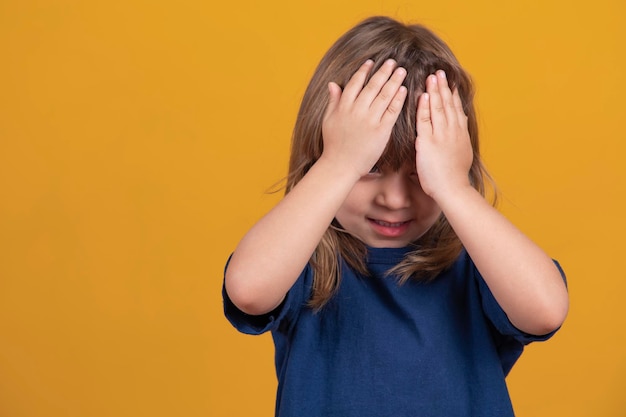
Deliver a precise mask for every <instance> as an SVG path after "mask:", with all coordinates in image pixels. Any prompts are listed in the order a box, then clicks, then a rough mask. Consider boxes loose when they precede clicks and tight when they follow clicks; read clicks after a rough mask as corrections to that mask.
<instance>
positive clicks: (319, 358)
mask: <svg viewBox="0 0 626 417" xmlns="http://www.w3.org/2000/svg"><path fill="white" fill-rule="evenodd" d="M409 250H410V248H402V249H388V248H385V249H379V248H376V249H374V248H370V249H369V252H368V261H367V266H368V268H369V270H370V272H371V276H367V277H364V276H361V275H359V274H356V273H355V272H354V271H352V270H351V269H350V268H349V267H348V266H347V264H345V263H343V264H342V268H343V275H342V280H341V284H340V287H339V290H338V292H337V293H336V295H335V296H334V297H333V298H332V299H331V300H330V301H329V302H328V304H327V305H326V306H324V308H323V309H322V310H321V311H319V312H317V313H316V312H314V311H313V310H311V309H310V308H309V307H307V301H308V300H309V298H310V293H311V285H312V279H313V271H312V269H311V267H310V266H307V267H306V268H305V270H304V271H303V272H302V274H301V275H300V277H299V278H298V280H297V281H296V283H295V284H294V286H293V287H292V288H291V290H290V291H289V293H288V294H287V297H286V298H285V300H284V302H283V303H282V304H281V306H279V307H278V308H277V309H276V310H275V311H273V312H271V313H269V314H266V315H263V316H251V315H247V314H245V313H243V312H241V311H240V310H239V309H237V307H236V306H234V305H233V303H232V302H231V301H230V300H229V299H228V295H227V294H226V292H225V291H223V296H224V310H225V314H226V317H227V318H228V319H229V320H230V322H231V323H232V324H233V325H234V326H235V327H236V328H237V329H238V330H239V331H241V332H243V333H248V334H261V333H264V332H266V331H271V332H272V336H273V338H274V344H275V348H276V356H275V361H276V373H277V377H278V393H277V399H276V416H280V417H309V416H310V417H352V416H354V417H386V416H390V417H409V416H410V417H429V416H432V417H435V416H436V417H444V416H445V417H456V416H458V417H468V416H479V417H489V416H493V417H506V416H512V415H513V409H512V406H511V401H510V398H509V394H508V391H507V387H506V383H505V376H506V375H507V374H508V372H509V371H510V369H511V367H512V366H513V364H514V363H515V362H516V361H517V359H518V358H519V356H520V355H521V353H522V350H523V348H524V345H526V344H528V343H530V342H532V341H536V340H546V339H548V338H549V337H550V336H551V335H552V334H553V333H552V334H549V335H544V336H532V335H529V334H526V333H524V332H521V331H520V330H518V329H517V328H515V327H514V326H513V325H512V324H511V322H510V321H509V320H508V318H507V316H506V314H505V313H504V311H503V310H502V309H501V308H500V306H499V305H498V303H497V301H496V300H495V298H494V297H493V295H492V294H491V291H490V290H489V288H488V287H487V285H486V283H485V281H484V280H483V278H482V277H481V276H480V274H479V273H478V271H477V269H476V267H475V266H474V263H473V262H472V261H471V259H470V258H469V256H468V255H467V253H466V252H462V254H461V255H460V256H459V258H458V260H457V261H456V262H455V263H454V264H453V265H452V267H451V268H449V269H448V270H446V271H444V272H443V273H442V274H441V275H440V276H439V277H437V279H435V280H434V281H432V282H429V283H424V282H419V281H409V282H407V283H405V284H403V285H399V284H398V283H397V279H396V278H395V277H394V276H389V275H386V271H387V270H389V269H390V268H391V267H392V266H394V265H396V264H397V263H398V262H399V261H400V260H401V259H402V258H403V257H404V255H405V254H406V253H407V251H409Z"/></svg>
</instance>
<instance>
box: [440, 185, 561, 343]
mask: <svg viewBox="0 0 626 417" xmlns="http://www.w3.org/2000/svg"><path fill="white" fill-rule="evenodd" d="M437 202H438V204H439V206H440V207H441V209H442V210H443V212H444V214H445V215H446V218H447V219H448V221H449V222H450V225H451V226H452V227H453V229H454V231H455V232H456V234H457V236H458V237H459V239H460V240H461V242H462V243H463V245H464V247H465V248H466V250H467V252H468V253H469V255H470V256H471V258H472V260H473V261H474V263H475V264H476V267H477V268H478V270H479V271H480V273H481V275H482V276H483V278H484V279H485V281H486V282H487V285H488V286H489V288H490V290H491V291H492V293H493V294H494V296H495V298H496V300H497V301H498V303H499V304H500V305H501V307H502V308H503V310H504V311H505V312H506V313H507V316H508V317H509V319H510V320H511V322H512V323H513V324H514V325H515V326H516V327H518V328H519V329H520V330H522V331H525V332H527V333H530V334H536V335H541V334H546V333H549V332H550V331H552V330H554V329H555V328H557V327H558V326H560V325H561V323H562V322H563V320H564V319H565V316H566V314H567V310H568V295H567V289H566V287H565V284H564V282H563V279H562V277H561V274H560V272H559V271H558V269H557V267H556V266H555V265H554V262H553V261H552V260H551V259H550V257H548V255H546V254H545V252H544V251H543V250H542V249H541V248H539V247H538V246H537V245H536V244H535V243H533V242H532V241H531V240H530V239H529V238H528V237H527V236H525V235H524V234H523V233H522V232H521V231H520V230H518V229H517V228H516V227H515V226H514V225H513V224H512V223H511V222H510V221H508V220H507V219H506V218H505V217H504V216H503V215H502V214H501V213H499V212H498V211H497V210H496V209H495V208H493V207H492V206H491V205H490V204H489V203H488V202H487V201H485V199H484V198H483V197H482V196H481V195H480V194H479V193H478V192H477V191H476V190H474V189H473V188H472V187H470V186H469V185H468V186H467V187H465V188H463V189H461V190H457V191H455V192H454V193H447V194H446V197H445V198H439V199H438V201H437Z"/></svg>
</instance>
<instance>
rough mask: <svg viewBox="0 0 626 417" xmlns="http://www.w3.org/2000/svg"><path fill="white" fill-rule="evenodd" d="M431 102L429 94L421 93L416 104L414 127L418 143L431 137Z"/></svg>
mask: <svg viewBox="0 0 626 417" xmlns="http://www.w3.org/2000/svg"><path fill="white" fill-rule="evenodd" d="M431 100H432V98H431V97H430V94H429V93H423V94H422V95H421V96H420V98H419V100H418V102H417V114H416V126H417V140H418V141H421V140H425V139H428V138H430V137H431V136H432V135H433V125H432V120H431V112H430V107H431V103H430V101H431ZM416 145H417V143H416Z"/></svg>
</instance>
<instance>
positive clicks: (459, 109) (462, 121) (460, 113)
mask: <svg viewBox="0 0 626 417" xmlns="http://www.w3.org/2000/svg"><path fill="white" fill-rule="evenodd" d="M452 101H453V102H454V108H455V109H456V114H457V119H458V121H459V126H460V127H462V128H467V115H466V114H465V110H463V102H462V101H461V95H460V94H459V89H458V88H455V89H454V91H453V92H452Z"/></svg>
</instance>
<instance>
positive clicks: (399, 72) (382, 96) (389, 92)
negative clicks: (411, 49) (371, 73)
mask: <svg viewBox="0 0 626 417" xmlns="http://www.w3.org/2000/svg"><path fill="white" fill-rule="evenodd" d="M405 77H406V70H405V69H404V68H402V67H398V68H396V69H395V70H394V72H393V74H392V75H391V78H389V80H388V81H387V82H386V83H385V85H384V86H383V88H382V89H381V90H380V92H379V93H378V95H377V96H376V98H375V99H374V101H373V102H372V104H371V107H370V109H371V110H372V111H373V112H374V113H373V114H374V115H381V116H383V115H384V114H385V113H386V111H387V110H388V108H389V105H390V104H391V102H392V101H393V100H394V99H395V97H396V94H397V93H398V91H399V90H400V87H401V86H402V81H404V78H405Z"/></svg>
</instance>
